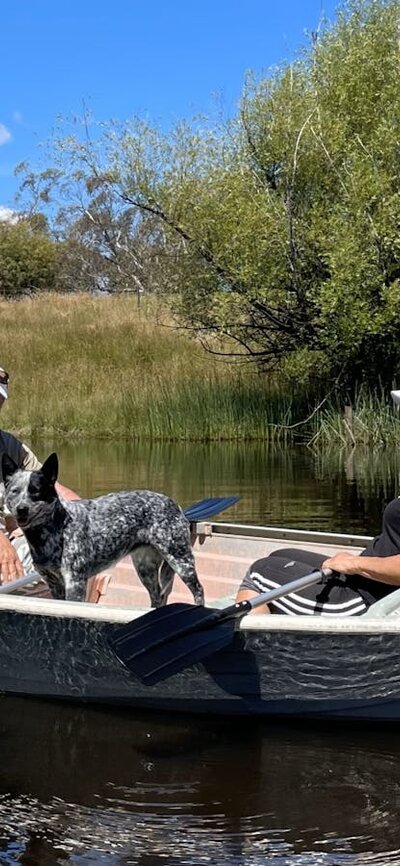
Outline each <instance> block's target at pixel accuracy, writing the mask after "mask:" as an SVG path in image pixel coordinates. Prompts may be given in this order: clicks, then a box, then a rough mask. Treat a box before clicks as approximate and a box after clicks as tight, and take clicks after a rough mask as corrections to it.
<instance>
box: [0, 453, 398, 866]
mask: <svg viewBox="0 0 400 866" xmlns="http://www.w3.org/2000/svg"><path fill="white" fill-rule="evenodd" d="M51 447H52V446H51V444H50V445H49V444H43V443H36V445H35V450H36V451H37V453H38V454H39V455H40V456H41V457H42V458H44V457H45V456H46V454H47V453H48V452H49V451H50V450H51ZM58 453H59V457H60V464H61V472H60V478H61V480H62V481H63V482H64V483H66V484H68V485H69V486H72V487H74V488H75V489H77V491H78V492H79V493H80V494H81V495H98V494H100V493H103V492H106V491H109V490H118V489H128V488H133V487H142V488H143V487H149V488H152V489H157V490H162V491H164V492H165V493H168V494H170V495H172V496H174V497H175V498H176V499H178V500H179V502H181V504H182V505H188V504H189V503H191V502H194V501H195V500H197V499H201V498H203V497H206V496H218V495H229V494H239V495H240V497H241V499H240V502H239V503H237V505H235V506H234V508H232V509H230V511H227V512H226V513H225V514H224V515H223V517H224V519H229V520H231V521H233V522H253V523H259V522H262V523H266V524H270V525H281V526H282V525H286V526H293V527H302V528H305V529H306V528H314V529H332V530H335V531H353V532H360V533H374V532H376V531H377V530H378V529H379V524H380V515H381V512H382V508H383V505H384V504H385V502H387V501H388V500H389V499H391V498H392V497H393V496H394V495H395V494H396V493H397V492H398V478H399V475H400V466H399V464H398V457H397V454H391V455H387V454H386V455H383V454H382V453H380V454H379V453H378V454H371V453H369V454H349V453H341V454H337V453H335V454H331V455H328V456H326V455H325V456H323V457H321V455H317V454H313V453H312V452H310V451H308V450H306V449H300V448H299V449H294V450H291V451H289V450H271V449H267V448H266V447H265V446H260V445H257V446H238V447H234V446H232V445H231V444H220V445H213V446H199V445H194V444H193V445H187V444H185V445H172V444H171V445H152V446H145V445H132V444H130V443H108V442H104V443H90V444H84V445H81V444H79V445H77V444H74V445H65V446H62V447H59V448H58ZM0 733H1V742H2V746H3V748H2V759H1V763H0V864H1V866H2V864H14V863H19V864H24V866H67V864H68V866H69V864H71V866H85V864H100V866H128V864H135V866H136V864H137V866H139V864H142V866H164V864H165V866H203V864H215V866H219V864H232V866H269V864H271V866H309V864H310V866H316V864H324V866H355V864H365V866H368V864H371V866H372V864H374V866H393V864H399V866H400V824H399V808H400V744H399V737H398V732H397V730H396V729H395V728H394V727H390V728H387V727H386V728H385V727H382V726H380V727H378V726H365V725H352V726H349V725H347V726H344V725H335V726H331V725H326V724H322V723H320V724H319V725H317V724H312V725H310V724H307V725H305V724H299V723H293V724H282V723H276V722H275V723H268V722H265V721H264V722H262V721H255V722H254V721H252V720H245V721H243V720H241V721H240V720H237V721H235V722H232V721H229V720H221V719H219V720H214V719H212V718H211V717H209V718H206V719H200V720H199V719H198V718H194V717H193V718H192V717H176V716H175V717H173V716H169V715H163V714H158V715H154V714H153V715H149V714H147V715H143V714H140V715H138V714H135V715H134V714H133V713H128V712H124V713H122V712H115V711H110V710H104V709H99V708H88V709H85V708H81V707H75V706H68V705H62V704H55V703H47V702H40V701H33V700H28V699H21V698H20V699H16V698H15V699H14V698H2V699H0Z"/></svg>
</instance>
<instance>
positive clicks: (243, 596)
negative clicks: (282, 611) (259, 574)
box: [235, 589, 271, 613]
mask: <svg viewBox="0 0 400 866" xmlns="http://www.w3.org/2000/svg"><path fill="white" fill-rule="evenodd" d="M256 595H260V593H259V592H253V590H252V589H239V591H238V593H237V595H236V598H235V601H245V600H247V599H248V598H254V597H255V596H256ZM252 613H271V611H270V609H269V607H268V605H267V604H260V605H259V606H258V607H256V608H254V610H252Z"/></svg>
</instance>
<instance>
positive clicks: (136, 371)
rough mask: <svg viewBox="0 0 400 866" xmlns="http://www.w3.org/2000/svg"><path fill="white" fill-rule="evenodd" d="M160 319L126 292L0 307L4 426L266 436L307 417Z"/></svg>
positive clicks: (79, 433)
mask: <svg viewBox="0 0 400 866" xmlns="http://www.w3.org/2000/svg"><path fill="white" fill-rule="evenodd" d="M159 313H160V308H157V306H156V305H155V304H154V303H151V302H149V301H148V302H144V303H142V304H141V307H140V309H138V306H137V301H136V298H134V297H131V296H129V295H122V296H117V297H101V298H95V297H90V296H87V295H73V296H61V295H42V296H40V297H37V298H35V299H33V300H23V301H19V302H14V303H10V302H8V303H7V302H0V317H1V338H2V340H1V346H2V349H1V358H0V364H1V365H2V366H4V367H6V368H7V369H9V371H10V373H11V375H12V383H11V389H10V396H11V399H10V400H9V401H8V403H7V404H6V407H5V408H4V409H3V412H2V425H3V426H4V427H5V428H6V429H10V430H13V431H15V432H18V433H19V434H22V435H24V436H27V437H31V436H45V435H54V434H55V435H57V436H74V437H115V436H121V437H130V438H134V437H136V438H152V439H171V440H179V439H192V440H196V439H197V440H203V441H207V440H218V439H221V440H223V439H226V440H235V439H242V440H244V439H266V438H268V439H271V438H274V437H277V436H278V435H280V436H282V432H281V433H280V434H279V433H278V431H277V430H276V429H275V428H274V427H273V426H271V425H273V424H274V423H278V422H282V420H283V419H285V420H286V423H290V422H291V420H292V419H293V417H295V416H296V417H297V418H298V417H300V416H301V413H302V412H303V411H305V408H306V407H305V406H304V405H302V401H301V400H299V399H297V400H296V401H295V400H294V398H293V397H292V396H291V395H290V394H289V395H288V394H286V395H284V394H283V393H281V392H280V390H279V389H278V388H277V387H273V386H271V385H268V383H267V381H266V379H265V377H260V376H257V375H256V374H255V373H254V372H251V371H249V368H248V367H247V366H246V367H245V368H244V369H243V367H239V366H238V365H232V364H228V363H226V362H223V361H220V360H219V361H218V360H216V359H214V358H213V357H212V356H210V355H209V354H208V353H206V352H205V351H204V350H203V349H202V348H201V347H200V346H199V344H198V343H196V342H195V341H194V340H193V339H191V338H190V337H188V336H186V335H183V334H179V333H177V332H176V331H175V330H174V329H172V328H170V327H168V326H166V325H165V315H164V317H163V322H164V324H160V323H159V319H160V316H159ZM303 402H304V401H303ZM294 406H296V410H294V408H293V407H294Z"/></svg>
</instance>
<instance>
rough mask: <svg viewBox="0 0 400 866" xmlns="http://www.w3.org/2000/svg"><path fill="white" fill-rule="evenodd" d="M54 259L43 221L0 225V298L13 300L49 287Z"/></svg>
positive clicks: (52, 248)
mask: <svg viewBox="0 0 400 866" xmlns="http://www.w3.org/2000/svg"><path fill="white" fill-rule="evenodd" d="M56 258H57V251H56V247H55V244H54V242H53V241H52V240H51V239H50V238H49V237H48V236H47V234H46V233H45V224H44V222H43V221H41V220H38V219H34V220H33V222H32V224H31V222H30V220H19V221H18V222H15V223H10V222H2V223H0V296H2V297H4V298H15V297H18V296H20V295H27V294H28V295H29V294H33V293H36V292H39V291H41V290H44V289H47V290H49V289H51V288H53V287H54V284H55V272H56Z"/></svg>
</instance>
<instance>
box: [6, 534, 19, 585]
mask: <svg viewBox="0 0 400 866" xmlns="http://www.w3.org/2000/svg"><path fill="white" fill-rule="evenodd" d="M23 576H24V569H23V567H22V562H21V560H20V559H19V556H18V554H17V552H16V550H14V548H13V546H12V544H11V542H10V541H9V540H8V538H7V536H6V535H3V534H2V533H0V579H1V583H10V582H11V581H12V580H17V578H18V577H23Z"/></svg>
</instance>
